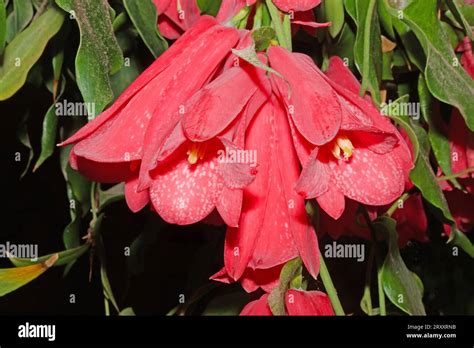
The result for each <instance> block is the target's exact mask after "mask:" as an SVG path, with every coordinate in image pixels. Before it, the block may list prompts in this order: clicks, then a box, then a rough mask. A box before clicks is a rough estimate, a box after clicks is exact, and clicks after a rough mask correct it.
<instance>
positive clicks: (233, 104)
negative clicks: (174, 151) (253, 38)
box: [183, 67, 265, 141]
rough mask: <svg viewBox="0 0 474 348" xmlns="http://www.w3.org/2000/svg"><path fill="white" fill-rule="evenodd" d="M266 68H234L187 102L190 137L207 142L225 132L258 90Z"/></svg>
mask: <svg viewBox="0 0 474 348" xmlns="http://www.w3.org/2000/svg"><path fill="white" fill-rule="evenodd" d="M259 76H260V78H261V79H264V78H265V76H264V73H263V70H261V69H258V71H257V69H256V68H253V69H250V68H249V69H242V68H241V67H233V68H230V69H229V70H226V71H225V72H224V73H223V74H222V75H221V76H219V77H218V78H216V79H215V80H214V81H212V82H211V83H209V84H208V85H206V86H205V87H204V88H202V89H201V90H199V92H198V93H197V94H195V95H194V96H193V98H192V99H191V100H190V102H189V103H188V104H187V105H186V110H185V114H184V116H183V130H184V133H185V135H186V136H187V138H188V139H189V140H192V141H205V140H209V139H210V138H213V137H215V136H216V135H217V134H219V133H220V132H222V131H223V130H224V129H225V128H227V126H228V125H229V124H231V122H232V121H233V120H234V119H235V118H236V117H237V115H238V114H239V113H240V112H241V111H242V110H243V109H244V107H245V105H246V104H247V102H248V101H249V99H250V98H251V97H252V95H253V94H254V93H255V91H256V90H257V84H256V83H255V82H254V80H256V79H259Z"/></svg>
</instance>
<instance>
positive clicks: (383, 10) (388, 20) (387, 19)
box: [377, 1, 396, 40]
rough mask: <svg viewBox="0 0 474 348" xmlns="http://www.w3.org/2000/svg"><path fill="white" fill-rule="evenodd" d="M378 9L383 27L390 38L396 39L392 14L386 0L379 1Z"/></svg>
mask: <svg viewBox="0 0 474 348" xmlns="http://www.w3.org/2000/svg"><path fill="white" fill-rule="evenodd" d="M377 5H378V6H377V10H378V14H379V18H380V23H381V24H382V28H383V29H384V30H385V32H386V33H387V35H388V36H389V37H390V39H392V40H395V38H396V37H395V31H394V30H393V21H392V16H391V15H390V13H389V12H388V10H387V4H386V3H385V1H379V2H378V3H377Z"/></svg>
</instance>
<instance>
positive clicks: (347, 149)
mask: <svg viewBox="0 0 474 348" xmlns="http://www.w3.org/2000/svg"><path fill="white" fill-rule="evenodd" d="M353 150H354V145H352V142H351V141H350V140H349V138H348V137H347V136H345V135H338V136H337V137H336V139H335V141H334V142H333V145H332V149H331V152H332V154H333V156H334V157H336V158H337V159H338V160H339V159H341V157H342V159H343V160H344V161H347V160H348V159H349V158H350V157H351V156H352V151H353ZM341 155H342V156H341Z"/></svg>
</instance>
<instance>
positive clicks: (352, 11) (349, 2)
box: [344, 0, 357, 23]
mask: <svg viewBox="0 0 474 348" xmlns="http://www.w3.org/2000/svg"><path fill="white" fill-rule="evenodd" d="M344 7H345V9H346V12H347V14H348V15H349V16H350V17H351V18H352V20H353V21H354V23H357V8H356V0H345V1H344Z"/></svg>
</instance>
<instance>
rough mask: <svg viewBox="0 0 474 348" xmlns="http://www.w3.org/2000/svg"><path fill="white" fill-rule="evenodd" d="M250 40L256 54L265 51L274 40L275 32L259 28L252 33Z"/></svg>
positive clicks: (266, 28)
mask: <svg viewBox="0 0 474 348" xmlns="http://www.w3.org/2000/svg"><path fill="white" fill-rule="evenodd" d="M252 39H253V41H254V42H255V50H256V51H257V52H260V51H265V50H266V49H267V48H268V47H269V46H270V43H271V41H272V40H273V39H275V30H274V29H273V28H272V27H260V28H258V29H256V30H254V31H252Z"/></svg>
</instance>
